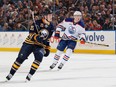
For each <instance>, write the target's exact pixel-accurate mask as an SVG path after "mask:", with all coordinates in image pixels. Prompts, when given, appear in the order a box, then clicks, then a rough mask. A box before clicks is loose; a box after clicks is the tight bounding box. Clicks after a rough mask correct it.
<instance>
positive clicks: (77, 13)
mask: <svg viewBox="0 0 116 87" xmlns="http://www.w3.org/2000/svg"><path fill="white" fill-rule="evenodd" d="M73 15H79V16H82V13H81V12H80V11H75V12H74V14H73Z"/></svg>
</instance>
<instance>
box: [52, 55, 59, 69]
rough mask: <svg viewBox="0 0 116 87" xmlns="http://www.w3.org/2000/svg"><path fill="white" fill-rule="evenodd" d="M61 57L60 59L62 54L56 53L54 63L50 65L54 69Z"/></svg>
mask: <svg viewBox="0 0 116 87" xmlns="http://www.w3.org/2000/svg"><path fill="white" fill-rule="evenodd" d="M59 59H60V56H59V55H57V54H55V56H54V60H53V64H52V65H51V66H50V69H53V68H54V67H55V66H56V65H57V63H58V60H59Z"/></svg>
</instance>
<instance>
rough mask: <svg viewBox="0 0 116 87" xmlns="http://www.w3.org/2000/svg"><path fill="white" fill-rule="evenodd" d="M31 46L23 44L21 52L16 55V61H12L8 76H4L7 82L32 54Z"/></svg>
mask: <svg viewBox="0 0 116 87" xmlns="http://www.w3.org/2000/svg"><path fill="white" fill-rule="evenodd" d="M32 48H33V47H32V46H31V45H28V44H25V43H24V44H23V46H22V47H21V50H20V52H19V54H18V57H17V59H16V60H15V61H14V63H13V65H12V67H11V70H10V72H9V74H8V76H6V79H7V80H10V79H11V78H12V76H13V75H14V74H15V73H16V71H17V70H18V69H19V67H20V66H21V64H22V63H23V62H24V61H25V60H26V59H27V57H28V56H29V54H30V53H31V52H32V51H31V50H32Z"/></svg>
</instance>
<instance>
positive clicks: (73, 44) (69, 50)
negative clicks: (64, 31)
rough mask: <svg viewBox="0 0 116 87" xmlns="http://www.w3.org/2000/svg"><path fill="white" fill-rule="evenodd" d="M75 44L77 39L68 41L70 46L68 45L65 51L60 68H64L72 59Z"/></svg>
mask: <svg viewBox="0 0 116 87" xmlns="http://www.w3.org/2000/svg"><path fill="white" fill-rule="evenodd" d="M75 46H76V42H75V41H68V46H67V49H66V53H65V55H64V57H63V59H62V60H61V63H60V64H59V66H58V69H62V67H63V66H64V64H65V63H66V62H67V61H68V60H69V59H70V56H71V54H72V52H73V50H74V48H75Z"/></svg>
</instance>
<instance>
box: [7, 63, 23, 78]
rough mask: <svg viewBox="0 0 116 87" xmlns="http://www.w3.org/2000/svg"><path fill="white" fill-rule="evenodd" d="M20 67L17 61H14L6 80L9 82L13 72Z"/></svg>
mask: <svg viewBox="0 0 116 87" xmlns="http://www.w3.org/2000/svg"><path fill="white" fill-rule="evenodd" d="M20 65H21V63H19V62H17V61H15V62H14V63H13V65H12V68H11V70H10V73H9V74H8V76H7V77H6V79H7V80H10V79H11V78H12V77H13V75H14V74H15V72H16V71H17V70H18V69H19V67H20Z"/></svg>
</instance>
